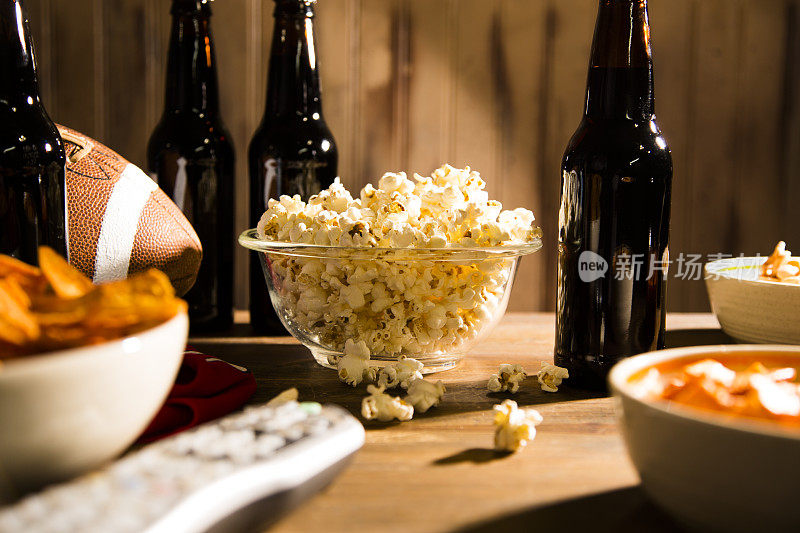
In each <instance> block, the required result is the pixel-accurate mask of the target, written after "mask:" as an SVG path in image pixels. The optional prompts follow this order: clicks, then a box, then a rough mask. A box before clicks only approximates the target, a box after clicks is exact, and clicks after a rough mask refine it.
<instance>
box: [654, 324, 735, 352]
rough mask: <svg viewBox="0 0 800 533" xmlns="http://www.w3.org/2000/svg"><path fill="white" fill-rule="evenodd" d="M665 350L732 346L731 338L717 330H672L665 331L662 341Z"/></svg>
mask: <svg viewBox="0 0 800 533" xmlns="http://www.w3.org/2000/svg"><path fill="white" fill-rule="evenodd" d="M664 342H665V344H666V345H667V348H683V347H685V346H708V345H711V344H734V343H735V342H736V341H734V340H733V339H732V338H731V337H729V336H728V335H726V334H725V333H723V332H722V330H721V329H719V328H714V329H672V330H669V331H667V334H666V337H665V339H664Z"/></svg>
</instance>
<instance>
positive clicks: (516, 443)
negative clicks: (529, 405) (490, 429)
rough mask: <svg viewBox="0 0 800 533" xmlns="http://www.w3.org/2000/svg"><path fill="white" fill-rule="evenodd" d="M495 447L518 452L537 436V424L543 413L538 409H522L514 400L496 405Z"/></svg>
mask: <svg viewBox="0 0 800 533" xmlns="http://www.w3.org/2000/svg"><path fill="white" fill-rule="evenodd" d="M494 411H495V414H494V425H495V431H494V447H495V449H496V450H498V451H507V452H516V451H519V450H520V449H522V448H524V447H525V446H527V445H528V441H530V440H533V439H534V437H536V426H538V425H539V424H541V423H542V420H543V418H542V415H540V414H539V411H537V410H536V409H520V408H519V407H517V402H515V401H514V400H505V401H504V402H503V403H501V404H500V405H495V406H494Z"/></svg>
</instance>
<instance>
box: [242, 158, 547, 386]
mask: <svg viewBox="0 0 800 533" xmlns="http://www.w3.org/2000/svg"><path fill="white" fill-rule="evenodd" d="M485 186H486V184H485V182H484V181H483V180H482V179H481V177H480V175H479V174H478V173H477V172H475V171H473V170H471V169H469V168H465V169H456V168H453V167H451V166H449V165H445V166H443V167H441V168H439V169H437V170H436V171H434V172H433V173H432V174H431V175H430V176H427V177H423V176H420V175H418V174H415V175H414V176H413V178H412V179H409V177H408V176H407V175H406V174H405V173H402V172H401V173H387V174H385V175H384V176H383V177H382V178H381V179H380V180H379V181H378V188H375V187H374V186H372V185H367V186H366V187H364V188H363V189H362V190H361V191H360V193H359V194H358V195H356V197H355V198H354V197H353V196H352V195H351V194H350V193H349V192H348V191H347V190H346V189H345V188H344V186H343V185H342V184H341V182H340V181H339V180H338V178H337V179H336V180H335V181H334V183H333V184H332V185H331V186H330V187H329V188H328V189H326V190H324V191H321V192H320V193H319V194H316V195H314V196H312V197H311V198H309V200H308V202H307V203H305V202H302V201H301V199H300V197H299V196H297V195H295V196H292V197H289V196H281V198H280V199H278V200H274V199H272V200H270V201H269V202H268V209H267V211H266V212H265V213H264V214H263V216H262V217H261V219H260V221H259V223H258V226H257V232H258V236H259V237H260V238H262V239H266V240H278V241H288V242H296V243H314V244H318V245H325V246H344V247H360V250H359V251H358V253H355V251H353V252H351V251H349V250H348V251H342V252H341V255H340V256H336V257H322V258H317V257H312V256H304V257H300V256H288V255H281V254H268V259H269V261H268V266H269V269H270V272H269V274H270V275H271V276H272V279H273V280H274V281H275V287H274V288H275V290H276V291H278V292H280V301H281V304H282V308H281V309H278V311H279V312H280V313H281V314H282V315H283V316H284V318H285V319H286V320H287V321H289V322H291V323H292V324H293V325H294V327H295V328H297V329H298V330H299V331H300V332H301V334H302V335H304V336H305V337H307V338H308V339H309V340H311V341H313V342H315V343H317V344H319V345H321V346H324V347H325V348H327V349H329V350H331V351H339V352H341V351H343V350H344V347H345V342H346V341H347V340H352V341H355V342H364V343H365V345H366V348H367V350H368V351H369V352H370V354H371V355H372V356H373V357H375V356H380V357H383V358H388V357H396V356H398V355H401V354H402V355H409V356H411V357H414V356H418V355H421V354H426V355H428V354H436V353H453V352H457V351H458V350H459V349H463V348H462V347H463V346H464V345H465V344H466V343H468V342H470V341H472V340H473V339H474V338H475V337H476V336H477V335H478V334H479V333H480V331H481V329H482V328H483V327H485V326H486V325H488V324H490V323H491V320H492V318H493V317H494V316H496V314H497V312H498V310H499V309H500V308H501V307H502V306H504V305H505V301H504V294H505V289H506V286H507V284H508V282H509V280H510V279H511V275H512V273H513V266H514V260H513V259H512V258H509V257H486V258H482V259H480V260H476V261H474V262H464V261H459V262H456V261H451V260H445V259H441V260H439V259H430V260H423V259H415V258H413V257H409V256H408V255H407V254H406V255H404V254H403V253H402V250H404V249H430V248H447V249H454V250H457V249H459V248H463V247H475V246H480V247H491V246H501V245H511V244H522V243H526V242H530V241H531V240H532V239H534V238H535V237H538V236H540V235H541V231H540V230H539V228H537V227H535V226H533V220H534V217H533V213H531V212H530V211H528V210H526V209H515V210H513V211H503V209H502V205H501V204H500V202H496V201H493V200H489V198H488V195H487V194H486V192H485V190H484V188H485ZM370 249H374V254H372V253H369V250H370ZM365 250H366V251H365ZM328 362H329V363H330V364H332V365H333V364H336V365H337V366H338V367H339V368H340V370H341V369H342V368H343V366H342V365H343V364H344V365H345V366H346V367H347V368H346V369H345V373H346V374H347V375H348V378H347V379H348V382H350V383H357V382H359V381H360V380H359V378H358V376H357V375H351V374H350V372H351V370H352V372H353V373H354V374H357V373H358V367H359V366H360V365H361V363H358V362H355V361H352V360H349V361H346V362H345V363H342V362H341V361H336V358H335V357H333V358H329V360H328ZM351 366H352V368H350V367H351ZM385 379H386V384H387V386H390V385H388V384H389V383H390V382H391V381H392V380H393V379H394V378H392V379H389V376H386V378H385Z"/></svg>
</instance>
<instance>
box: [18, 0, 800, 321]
mask: <svg viewBox="0 0 800 533" xmlns="http://www.w3.org/2000/svg"><path fill="white" fill-rule="evenodd" d="M217 4H218V5H217ZM217 4H215V5H214V8H213V9H214V11H215V13H216V15H215V18H214V22H213V27H214V35H215V40H216V46H217V60H218V64H219V72H220V82H221V92H222V98H223V105H222V110H223V113H224V120H225V122H226V124H227V126H228V128H229V129H230V130H231V133H232V136H233V138H234V141H235V145H236V152H237V155H238V161H239V162H238V164H237V187H236V192H237V206H238V207H237V218H236V226H237V227H236V229H237V232H238V231H240V230H243V229H245V226H247V223H246V219H247V215H246V209H245V206H246V205H247V204H246V202H247V173H246V170H245V157H246V156H245V154H246V152H247V146H248V143H249V141H250V137H251V136H252V133H253V131H254V130H255V128H256V126H257V124H258V122H259V121H260V119H261V116H262V113H263V104H264V93H265V84H266V83H265V82H266V69H267V62H268V61H267V60H268V53H269V45H270V40H271V32H272V22H273V20H272V4H271V3H270V2H264V1H263V0H225V1H224V2H217ZM798 5H799V3H798V0H650V2H649V8H650V15H651V26H652V31H653V47H654V59H655V72H656V99H657V109H658V118H659V123H660V124H661V127H662V129H663V130H664V132H665V135H666V137H667V139H668V141H669V143H670V146H671V147H672V150H673V158H674V163H675V177H674V192H673V207H672V241H671V247H670V248H671V254H672V257H673V258H675V257H677V256H678V254H680V253H681V252H683V253H699V254H707V253H712V252H724V253H739V252H744V253H747V254H755V253H757V252H761V253H764V252H765V251H767V250H769V248H770V247H771V246H772V244H773V241H774V240H777V239H778V238H784V239H786V240H787V241H788V243H789V246H790V247H791V246H792V244H793V242H795V241H797V242H800V229H798V226H797V224H796V223H795V222H794V218H793V217H792V213H793V211H794V205H795V204H796V203H797V202H798V201H800V185H798V183H800V180H798V179H797V174H798V170H797V169H798V168H800V156H798V155H797V154H798V153H800V148H799V147H800V126H798V124H800V111H798V109H800V105H798V104H797V102H800V74H798V72H800V69H799V68H798V67H797V64H798V60H799V59H800V37H798V32H800V22H798V20H800V15H798V10H799V9H800V8H798ZM27 9H28V11H29V14H30V18H31V26H32V29H33V33H34V37H35V39H36V44H37V51H38V55H39V63H40V79H41V83H42V92H43V95H44V98H45V102H46V104H47V107H48V110H49V112H50V114H51V116H52V117H53V118H54V119H55V120H57V121H60V122H63V123H65V124H67V125H69V126H72V127H74V128H76V129H78V130H81V131H84V132H86V133H87V134H89V135H92V136H94V137H96V138H98V140H100V141H101V142H105V143H107V144H109V145H110V146H111V147H112V148H114V149H116V150H118V151H119V152H120V153H122V154H123V155H125V156H126V157H128V158H129V159H131V160H132V161H133V162H135V163H139V164H141V163H143V162H144V161H143V157H144V151H145V147H146V143H147V140H148V138H149V134H150V132H151V131H152V128H153V126H154V125H155V121H156V120H157V119H158V116H159V115H160V112H161V106H162V102H163V76H164V63H165V58H166V47H167V41H168V26H169V15H168V2H163V1H157V0H119V1H117V2H103V1H102V0H72V1H70V2H61V1H57V0H37V1H36V2H34V1H31V0H29V1H28V5H27ZM596 11H597V0H559V1H553V0H546V1H545V0H541V1H535V2H534V1H526V0H385V1H381V2H376V1H370V0H325V1H320V2H319V4H318V7H317V15H318V16H317V38H318V48H319V50H318V52H319V53H318V55H319V58H320V63H321V65H322V68H321V71H322V87H323V95H324V96H323V97H324V108H325V114H326V116H327V119H328V122H329V124H330V126H331V129H332V130H333V133H334V136H335V137H336V140H337V143H338V146H339V152H340V168H339V170H340V175H341V176H342V178H343V181H344V182H345V184H346V185H347V186H348V187H351V188H357V187H360V186H361V185H363V184H364V183H365V182H366V181H368V180H375V179H377V178H378V177H379V176H380V174H381V173H382V172H383V171H386V170H406V171H411V172H413V171H420V172H430V171H431V170H432V169H433V168H435V167H437V166H438V165H440V164H441V163H443V162H446V161H449V162H452V163H454V164H467V163H469V164H471V165H472V166H473V167H475V168H476V169H478V170H480V171H481V172H482V173H483V174H484V175H485V176H486V177H487V179H488V181H489V188H490V191H491V193H492V195H493V196H496V197H497V198H498V199H500V200H501V201H502V202H503V203H504V204H505V205H507V206H509V207H516V206H520V205H522V206H525V207H528V208H531V209H533V210H534V211H535V213H536V216H537V220H538V221H539V223H540V224H541V225H542V227H543V228H544V235H545V247H544V249H543V250H542V251H541V252H540V253H539V254H537V255H536V256H535V257H533V258H529V259H527V260H526V261H524V262H523V264H522V268H521V269H520V271H519V274H518V279H517V289H516V290H515V291H514V294H513V296H512V300H511V304H510V305H511V308H512V309H515V310H540V309H552V308H553V307H554V303H555V264H556V257H557V254H556V252H557V250H556V236H557V224H558V221H557V211H558V196H559V181H560V176H559V168H560V163H561V157H562V155H563V151H564V147H565V146H566V143H567V141H568V139H569V137H570V135H571V134H572V132H573V131H574V129H575V127H576V126H577V123H578V121H579V119H580V114H581V111H582V107H583V98H584V90H585V83H586V70H587V64H588V54H589V47H590V44H591V39H592V30H593V26H594V19H595V15H596ZM797 246H800V245H798V244H795V247H797ZM245 259H246V253H245V252H244V251H243V250H239V251H238V252H237V254H236V264H237V266H236V272H237V279H240V280H243V282H242V283H238V284H237V287H236V302H237V305H238V306H239V307H245V306H246V294H247V287H246V284H245V283H244V280H246V276H245V275H244V274H245V272H246V261H245ZM674 272H675V270H674V269H673V273H674ZM669 287H670V288H669V297H668V307H669V308H670V309H673V310H705V309H707V307H708V303H707V298H706V296H705V290H704V288H703V284H702V282H701V281H691V282H684V281H681V280H677V279H674V278H673V279H670V283H669Z"/></svg>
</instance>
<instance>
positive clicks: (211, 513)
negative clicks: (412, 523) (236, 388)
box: [0, 401, 364, 533]
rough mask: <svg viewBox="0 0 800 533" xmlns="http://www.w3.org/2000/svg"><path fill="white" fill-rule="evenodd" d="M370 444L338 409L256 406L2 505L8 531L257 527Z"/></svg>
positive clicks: (0, 526)
mask: <svg viewBox="0 0 800 533" xmlns="http://www.w3.org/2000/svg"><path fill="white" fill-rule="evenodd" d="M363 443H364V428H363V426H362V425H361V423H360V422H359V421H358V420H356V419H355V418H354V417H353V416H352V415H351V414H350V413H348V412H347V411H345V410H344V409H342V408H340V407H337V406H328V405H326V406H321V405H320V404H318V403H311V402H306V403H298V402H296V401H289V402H286V403H284V404H281V405H277V406H270V405H266V404H265V405H261V406H256V407H250V408H247V409H245V410H244V411H242V412H240V413H237V414H233V415H229V416H227V417H225V418H222V419H219V420H216V421H213V422H209V423H207V424H204V425H202V426H199V427H197V428H195V429H193V430H188V431H186V432H183V433H180V434H178V435H175V436H173V437H169V438H166V439H164V440H162V441H159V442H156V443H154V444H150V445H148V446H146V447H144V448H142V449H141V450H138V451H134V452H131V453H130V454H128V455H126V456H125V457H123V458H121V459H120V460H118V461H117V462H115V463H113V464H111V465H109V466H108V467H106V468H104V469H102V470H100V471H98V472H95V473H91V474H87V475H84V476H82V477H80V478H77V479H76V480H73V481H70V482H66V483H62V484H60V485H55V486H52V487H50V488H47V489H45V490H43V491H42V492H40V493H37V494H33V495H31V496H28V497H25V498H23V499H22V500H20V501H18V502H16V503H14V504H12V505H10V506H8V507H5V508H0V532H2V533H10V532H14V533H16V532H23V531H24V532H26V533H38V532H42V533H49V532H73V531H80V532H82V533H90V532H102V533H117V532H119V533H123V532H140V531H147V532H149V533H175V532H186V533H190V532H191V533H194V532H204V531H226V532H227V531H246V530H252V529H254V528H258V527H263V526H264V525H266V524H269V523H271V522H274V521H275V520H277V519H278V518H279V517H280V516H281V515H282V514H283V512H285V511H288V510H289V509H291V508H293V507H295V506H296V505H298V504H299V503H301V502H302V501H304V500H305V499H307V498H308V497H310V496H311V495H312V494H313V493H315V492H316V491H318V490H319V489H321V488H323V487H324V486H325V485H327V484H328V483H329V482H330V481H331V480H332V479H333V478H334V477H335V476H336V474H337V473H338V472H339V471H341V470H342V469H343V468H344V466H345V464H346V463H347V459H349V458H350V457H352V455H353V454H354V453H355V452H356V451H357V450H358V449H359V448H361V446H362V444H363Z"/></svg>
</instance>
